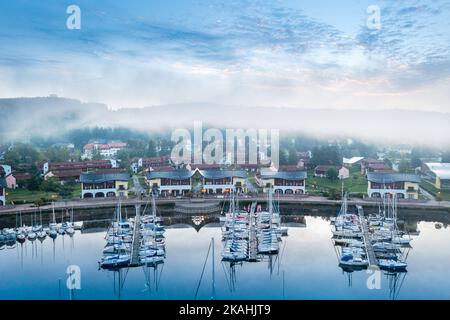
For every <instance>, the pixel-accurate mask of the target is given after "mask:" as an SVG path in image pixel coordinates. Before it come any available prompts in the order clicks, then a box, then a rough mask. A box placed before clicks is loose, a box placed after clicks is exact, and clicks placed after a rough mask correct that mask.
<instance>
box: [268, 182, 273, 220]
mask: <svg viewBox="0 0 450 320" xmlns="http://www.w3.org/2000/svg"><path fill="white" fill-rule="evenodd" d="M272 212H273V202H272V186H271V187H270V188H269V213H270V216H272Z"/></svg>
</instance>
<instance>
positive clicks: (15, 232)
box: [0, 208, 81, 250]
mask: <svg viewBox="0 0 450 320" xmlns="http://www.w3.org/2000/svg"><path fill="white" fill-rule="evenodd" d="M63 220H64V219H63V217H62V218H61V223H56V217H55V210H54V208H53V211H52V219H51V222H50V223H49V224H48V225H47V226H45V225H43V223H42V212H40V221H39V222H38V219H37V216H36V213H34V215H31V225H29V226H27V225H25V224H24V223H23V219H22V214H21V213H18V215H17V216H16V227H15V228H4V229H2V230H0V250H1V249H4V248H5V247H7V246H13V245H14V244H15V243H16V241H17V242H19V243H23V242H25V241H26V240H29V241H35V240H36V239H37V240H40V241H44V240H45V238H47V237H50V238H52V239H55V238H56V237H57V236H58V235H65V234H67V235H69V236H73V234H74V233H75V230H76V229H80V228H81V224H76V223H74V222H73V210H72V211H71V213H70V221H63Z"/></svg>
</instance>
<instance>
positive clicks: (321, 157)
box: [311, 146, 342, 166]
mask: <svg viewBox="0 0 450 320" xmlns="http://www.w3.org/2000/svg"><path fill="white" fill-rule="evenodd" d="M311 161H312V164H313V165H315V166H317V165H321V164H322V165H335V166H340V165H342V156H341V153H340V151H339V149H338V148H337V147H335V146H321V147H316V148H314V149H313V151H312V159H311Z"/></svg>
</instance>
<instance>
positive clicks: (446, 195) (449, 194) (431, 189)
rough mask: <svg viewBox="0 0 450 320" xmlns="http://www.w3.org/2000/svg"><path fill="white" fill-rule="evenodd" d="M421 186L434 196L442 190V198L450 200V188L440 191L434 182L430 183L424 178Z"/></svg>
mask: <svg viewBox="0 0 450 320" xmlns="http://www.w3.org/2000/svg"><path fill="white" fill-rule="evenodd" d="M420 186H421V187H422V188H424V189H425V190H427V191H428V192H429V193H431V194H432V195H434V196H436V195H437V194H438V193H439V192H440V195H441V197H442V200H444V201H450V191H449V190H444V191H439V190H438V189H436V187H435V186H434V185H433V184H432V183H430V182H429V181H427V180H422V182H421V183H420Z"/></svg>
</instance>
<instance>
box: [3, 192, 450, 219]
mask: <svg viewBox="0 0 450 320" xmlns="http://www.w3.org/2000/svg"><path fill="white" fill-rule="evenodd" d="M118 201H119V199H117V198H114V199H104V198H103V199H99V200H92V199H89V200H86V199H79V200H68V201H58V202H55V203H54V206H53V205H52V204H49V205H44V206H41V207H35V206H33V204H21V205H15V206H12V205H9V206H5V207H3V208H0V216H6V215H12V214H16V213H18V212H21V213H34V212H36V211H42V212H48V211H52V210H53V208H54V209H55V210H61V209H63V210H64V209H72V208H73V209H100V208H103V209H107V208H114V207H115V206H116V205H117V203H118ZM120 201H121V204H122V206H125V207H132V206H135V205H141V206H145V205H150V198H144V199H140V198H128V199H120ZM226 201H227V199H219V198H194V199H189V198H186V199H178V198H156V204H157V205H175V204H176V203H186V202H192V203H202V202H217V203H218V204H223V202H226ZM252 201H258V202H259V203H265V202H266V201H267V198H266V197H265V196H260V197H251V196H250V197H244V198H241V199H240V202H243V203H247V202H252ZM276 201H279V203H280V204H284V205H289V204H305V205H318V206H321V205H324V206H330V205H333V206H339V205H340V204H341V200H329V199H327V198H324V197H315V196H302V197H285V196H284V197H280V198H279V199H278V198H277V199H276ZM348 204H349V205H361V206H365V207H377V206H378V204H379V202H378V201H376V200H366V199H357V198H350V199H349V200H348ZM398 208H401V209H427V210H441V211H442V210H443V211H448V213H450V201H441V202H436V201H416V200H403V201H399V202H398Z"/></svg>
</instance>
